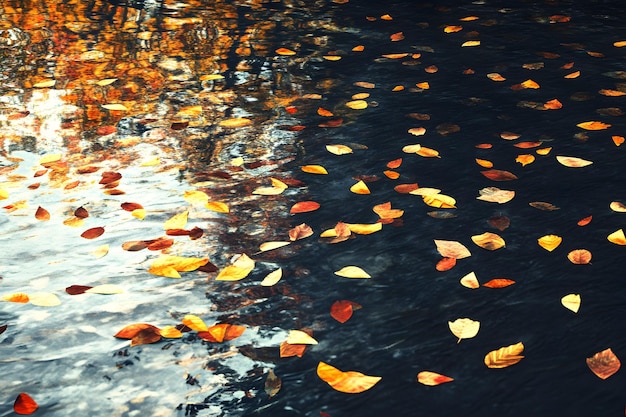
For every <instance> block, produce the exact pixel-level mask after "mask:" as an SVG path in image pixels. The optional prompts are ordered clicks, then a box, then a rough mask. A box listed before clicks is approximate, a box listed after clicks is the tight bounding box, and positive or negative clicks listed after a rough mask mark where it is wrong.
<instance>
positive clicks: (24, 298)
mask: <svg viewBox="0 0 626 417" xmlns="http://www.w3.org/2000/svg"><path fill="white" fill-rule="evenodd" d="M2 299H3V300H4V301H9V302H11V303H27V302H28V301H29V300H30V298H29V297H28V294H25V293H23V292H16V293H12V294H5V295H3V296H2Z"/></svg>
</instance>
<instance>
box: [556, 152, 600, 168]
mask: <svg viewBox="0 0 626 417" xmlns="http://www.w3.org/2000/svg"><path fill="white" fill-rule="evenodd" d="M556 160H557V161H558V162H559V163H560V164H561V165H565V166H566V167H570V168H582V167H586V166H589V165H591V164H593V162H591V161H587V160H585V159H582V158H577V157H575V156H562V155H558V156H557V157H556Z"/></svg>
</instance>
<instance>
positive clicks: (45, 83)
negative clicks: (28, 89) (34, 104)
mask: <svg viewBox="0 0 626 417" xmlns="http://www.w3.org/2000/svg"><path fill="white" fill-rule="evenodd" d="M56 83H57V81H56V80H46V81H40V82H38V83H35V84H33V87H35V88H48V87H54V85H55V84H56Z"/></svg>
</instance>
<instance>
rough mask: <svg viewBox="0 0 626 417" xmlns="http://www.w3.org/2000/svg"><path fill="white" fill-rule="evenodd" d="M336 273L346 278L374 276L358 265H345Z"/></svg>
mask: <svg viewBox="0 0 626 417" xmlns="http://www.w3.org/2000/svg"><path fill="white" fill-rule="evenodd" d="M335 275H339V276H340V277H344V278H371V277H372V276H371V275H370V274H368V273H367V272H365V271H364V270H363V269H361V268H359V267H358V266H353V265H350V266H344V267H343V268H341V269H340V270H339V271H335Z"/></svg>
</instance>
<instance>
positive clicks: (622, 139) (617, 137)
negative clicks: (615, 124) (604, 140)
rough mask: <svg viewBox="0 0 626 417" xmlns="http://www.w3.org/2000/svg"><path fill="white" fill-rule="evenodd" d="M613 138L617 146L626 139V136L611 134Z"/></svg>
mask: <svg viewBox="0 0 626 417" xmlns="http://www.w3.org/2000/svg"><path fill="white" fill-rule="evenodd" d="M611 140H612V141H613V143H614V144H615V146H621V145H622V144H623V143H624V141H626V138H624V136H618V135H613V136H611Z"/></svg>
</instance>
